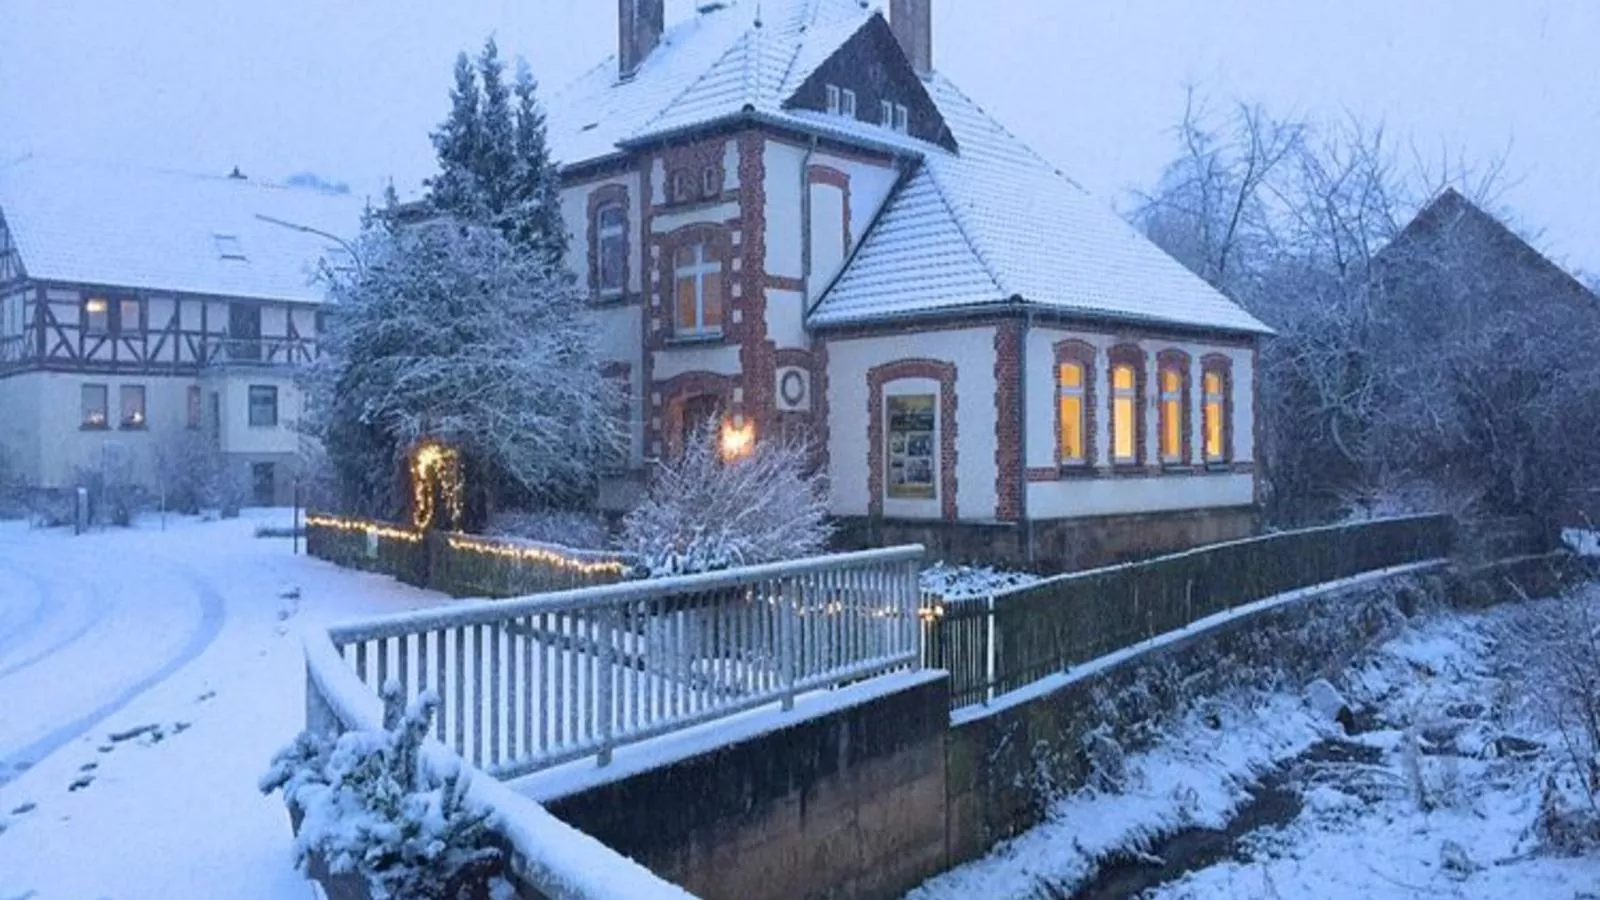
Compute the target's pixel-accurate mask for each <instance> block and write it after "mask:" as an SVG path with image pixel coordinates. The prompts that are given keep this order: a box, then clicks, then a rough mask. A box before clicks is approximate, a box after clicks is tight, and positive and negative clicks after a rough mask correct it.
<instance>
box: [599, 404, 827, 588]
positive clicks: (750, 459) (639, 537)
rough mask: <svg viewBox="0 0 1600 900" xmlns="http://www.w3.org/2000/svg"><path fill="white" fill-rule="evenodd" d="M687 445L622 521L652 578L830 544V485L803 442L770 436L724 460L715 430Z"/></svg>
mask: <svg viewBox="0 0 1600 900" xmlns="http://www.w3.org/2000/svg"><path fill="white" fill-rule="evenodd" d="M684 444H685V446H684V450H683V455H682V456H680V457H679V458H678V459H677V460H676V461H674V462H670V463H667V464H665V465H663V466H662V467H661V469H660V471H659V472H657V473H656V477H655V479H654V481H652V483H651V485H650V491H649V493H648V495H647V496H646V497H645V499H644V501H643V502H642V503H640V504H639V505H638V506H637V507H636V508H635V509H634V510H633V511H632V512H631V513H629V514H628V516H627V518H626V519H625V520H624V521H623V537H622V545H623V548H624V549H626V550H628V551H631V552H633V553H635V554H637V555H638V556H639V558H640V559H641V560H642V561H643V564H644V566H645V567H646V568H647V569H648V571H649V572H650V574H651V575H652V576H655V577H659V576H667V575H687V574H692V573H695V572H709V571H714V570H717V569H726V568H731V567H733V566H747V565H754V564H757V563H765V562H775V561H778V560H784V559H796V558H799V557H804V556H812V555H815V554H817V553H820V552H822V550H823V549H824V548H825V547H826V545H827V542H828V537H829V535H830V533H831V529H830V526H829V524H828V510H827V504H826V502H825V500H824V484H823V481H822V479H821V477H820V476H819V475H816V474H808V467H807V451H806V448H805V447H804V446H803V445H801V444H798V443H790V442H785V441H780V440H777V439H769V440H764V441H758V442H757V443H756V444H755V446H754V447H753V449H751V450H750V452H749V453H748V454H746V455H744V456H739V457H736V458H734V459H724V458H723V457H722V455H721V453H720V448H719V442H718V435H717V433H716V432H715V431H714V430H713V429H711V428H702V429H701V430H700V431H698V432H696V433H695V434H694V435H692V436H691V437H690V438H689V439H688V440H686V441H685V442H684Z"/></svg>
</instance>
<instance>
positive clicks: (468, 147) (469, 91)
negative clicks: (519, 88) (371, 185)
mask: <svg viewBox="0 0 1600 900" xmlns="http://www.w3.org/2000/svg"><path fill="white" fill-rule="evenodd" d="M433 146H434V150H435V152H436V153H437V155H438V158H439V174H438V175H437V176H435V177H433V178H430V179H429V180H428V202H429V203H430V204H432V206H433V207H434V208H435V209H437V210H439V211H440V212H445V213H450V214H452V215H456V216H460V217H463V218H469V219H477V218H482V217H483V216H485V215H486V214H487V213H488V206H487V204H486V203H485V202H484V200H483V197H482V188H481V185H480V184H479V179H478V159H479V157H480V156H481V155H482V146H483V116H482V113H481V112H480V110H479V108H478V76H477V72H476V71H475V70H474V69H473V67H472V61H471V60H470V59H468V58H467V54H465V53H461V54H458V55H457V56H456V69H455V87H454V88H452V89H451V91H450V116H449V118H447V119H445V121H444V124H443V125H440V126H439V130H438V131H435V132H434V133H433Z"/></svg>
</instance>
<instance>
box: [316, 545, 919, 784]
mask: <svg viewBox="0 0 1600 900" xmlns="http://www.w3.org/2000/svg"><path fill="white" fill-rule="evenodd" d="M922 555H923V551H922V548H921V547H919V546H911V547H903V548H894V549H889V550H873V551H867V552H863V553H848V554H839V555H834V556H826V557H817V558H814V559H807V560H799V561H795V562H787V563H777V564H773V565H765V566H754V567H750V568H743V569H735V570H730V571H726V572H715V573H710V574H706V575H692V576H686V577H681V578H666V579H657V580H650V581H635V582H626V583H623V584H615V585H607V586H604V587H595V588H583V589H578V590H572V591H565V592H561V593H554V594H543V595H540V596H538V597H530V598H526V599H519V600H504V601H482V602H471V603H464V604H459V605H456V606H450V607H444V608H441V609H436V610H426V611H419V612H415V613H405V614H400V615H395V616H386V617H383V618H379V619H373V620H369V621H363V622H355V623H349V624H344V625H340V626H336V627H333V628H330V629H329V630H328V637H329V638H330V639H331V641H332V643H333V645H334V647H335V648H337V651H338V652H339V653H340V655H341V656H342V657H343V659H344V661H345V663H346V664H347V665H349V666H351V667H352V668H353V669H354V671H355V673H356V674H357V675H358V676H359V677H360V679H361V680H362V681H363V682H364V683H366V684H367V685H368V686H369V687H370V688H372V689H373V691H374V692H376V691H377V690H378V689H379V688H380V687H381V686H382V685H383V684H384V683H386V682H388V681H389V680H391V679H394V680H397V681H398V682H399V683H400V684H401V685H402V686H403V688H404V690H405V693H406V696H407V698H408V699H409V698H411V697H414V696H416V695H417V694H419V693H421V692H422V691H423V690H433V691H435V692H436V693H437V694H438V696H439V700H440V704H439V711H438V715H437V716H436V717H435V719H434V732H433V735H434V737H435V738H437V739H438V740H439V741H440V742H441V743H443V744H444V745H445V746H447V747H449V748H451V749H452V750H454V751H455V752H456V753H458V754H460V755H461V757H462V758H463V759H465V760H467V761H468V762H470V763H471V764H472V765H473V766H475V767H478V768H481V769H483V770H484V771H486V772H488V773H489V774H491V775H494V776H496V777H499V778H511V777H516V776H520V775H524V774H527V773H530V772H534V771H538V770H540V769H543V768H547V767H549V766H552V765H556V764H559V763H562V762H565V761H568V760H572V759H577V758H581V757H584V756H590V755H593V756H596V757H597V758H598V760H599V763H600V764H601V765H605V764H606V763H608V762H609V761H610V756H611V751H612V749H613V748H615V747H617V746H619V745H622V744H627V743H631V742H635V741H641V740H645V739H647V738H650V737H654V736H656V735H660V734H665V733H668V732H672V731H676V730H679V729H683V728H687V727H690V726H693V725H696V724H699V723H702V722H707V721H711V720H713V719H718V718H722V717H725V716H730V715H733V714H735V713H738V712H741V711H744V710H748V709H751V708H754V707H757V706H762V705H765V704H769V703H781V704H783V706H784V707H785V708H788V707H789V706H791V705H792V704H793V702H794V697H795V695H796V694H797V693H800V692H803V691H808V690H814V689H819V688H828V687H833V686H837V685H841V684H846V683H849V682H852V681H857V680H860V679H863V678H867V677H870V676H874V675H878V674H881V673H884V672H889V671H894V670H899V669H911V668H916V667H917V665H918V659H919V653H918V634H919V616H920V614H921V609H920V597H919V592H918V587H917V576H918V571H919V569H920V566H921V560H922Z"/></svg>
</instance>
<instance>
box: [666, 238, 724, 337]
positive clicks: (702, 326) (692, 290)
mask: <svg viewBox="0 0 1600 900" xmlns="http://www.w3.org/2000/svg"><path fill="white" fill-rule="evenodd" d="M673 263H674V266H673V274H674V283H675V296H676V298H677V302H676V304H675V305H674V325H675V328H674V331H675V332H676V333H677V334H679V335H683V336H685V337H701V336H712V335H718V334H721V333H722V263H721V262H720V261H719V260H717V259H716V258H714V257H713V256H712V254H711V252H710V248H709V247H708V246H707V245H706V244H705V243H704V242H702V243H698V244H693V245H691V246H688V247H683V248H681V249H679V250H678V252H677V255H676V256H675V257H674V260H673Z"/></svg>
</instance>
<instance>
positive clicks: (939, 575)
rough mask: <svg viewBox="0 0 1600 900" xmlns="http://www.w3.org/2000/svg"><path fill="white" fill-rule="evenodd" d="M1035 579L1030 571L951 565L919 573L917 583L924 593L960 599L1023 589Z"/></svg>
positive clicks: (944, 564)
mask: <svg viewBox="0 0 1600 900" xmlns="http://www.w3.org/2000/svg"><path fill="white" fill-rule="evenodd" d="M1038 580H1039V576H1037V575H1034V574H1032V573H1031V572H1015V571H1009V570H1006V569H996V568H993V567H990V566H952V565H947V564H946V563H943V562H938V563H934V564H933V565H931V566H928V567H927V568H925V569H923V570H922V575H921V584H922V590H923V592H924V593H928V594H934V595H936V596H939V597H943V598H944V599H946V600H956V599H960V598H962V597H982V596H985V595H987V594H993V593H998V592H1000V591H1006V590H1010V589H1012V588H1017V587H1023V586H1024V585H1029V584H1033V583H1034V582H1036V581H1038Z"/></svg>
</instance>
